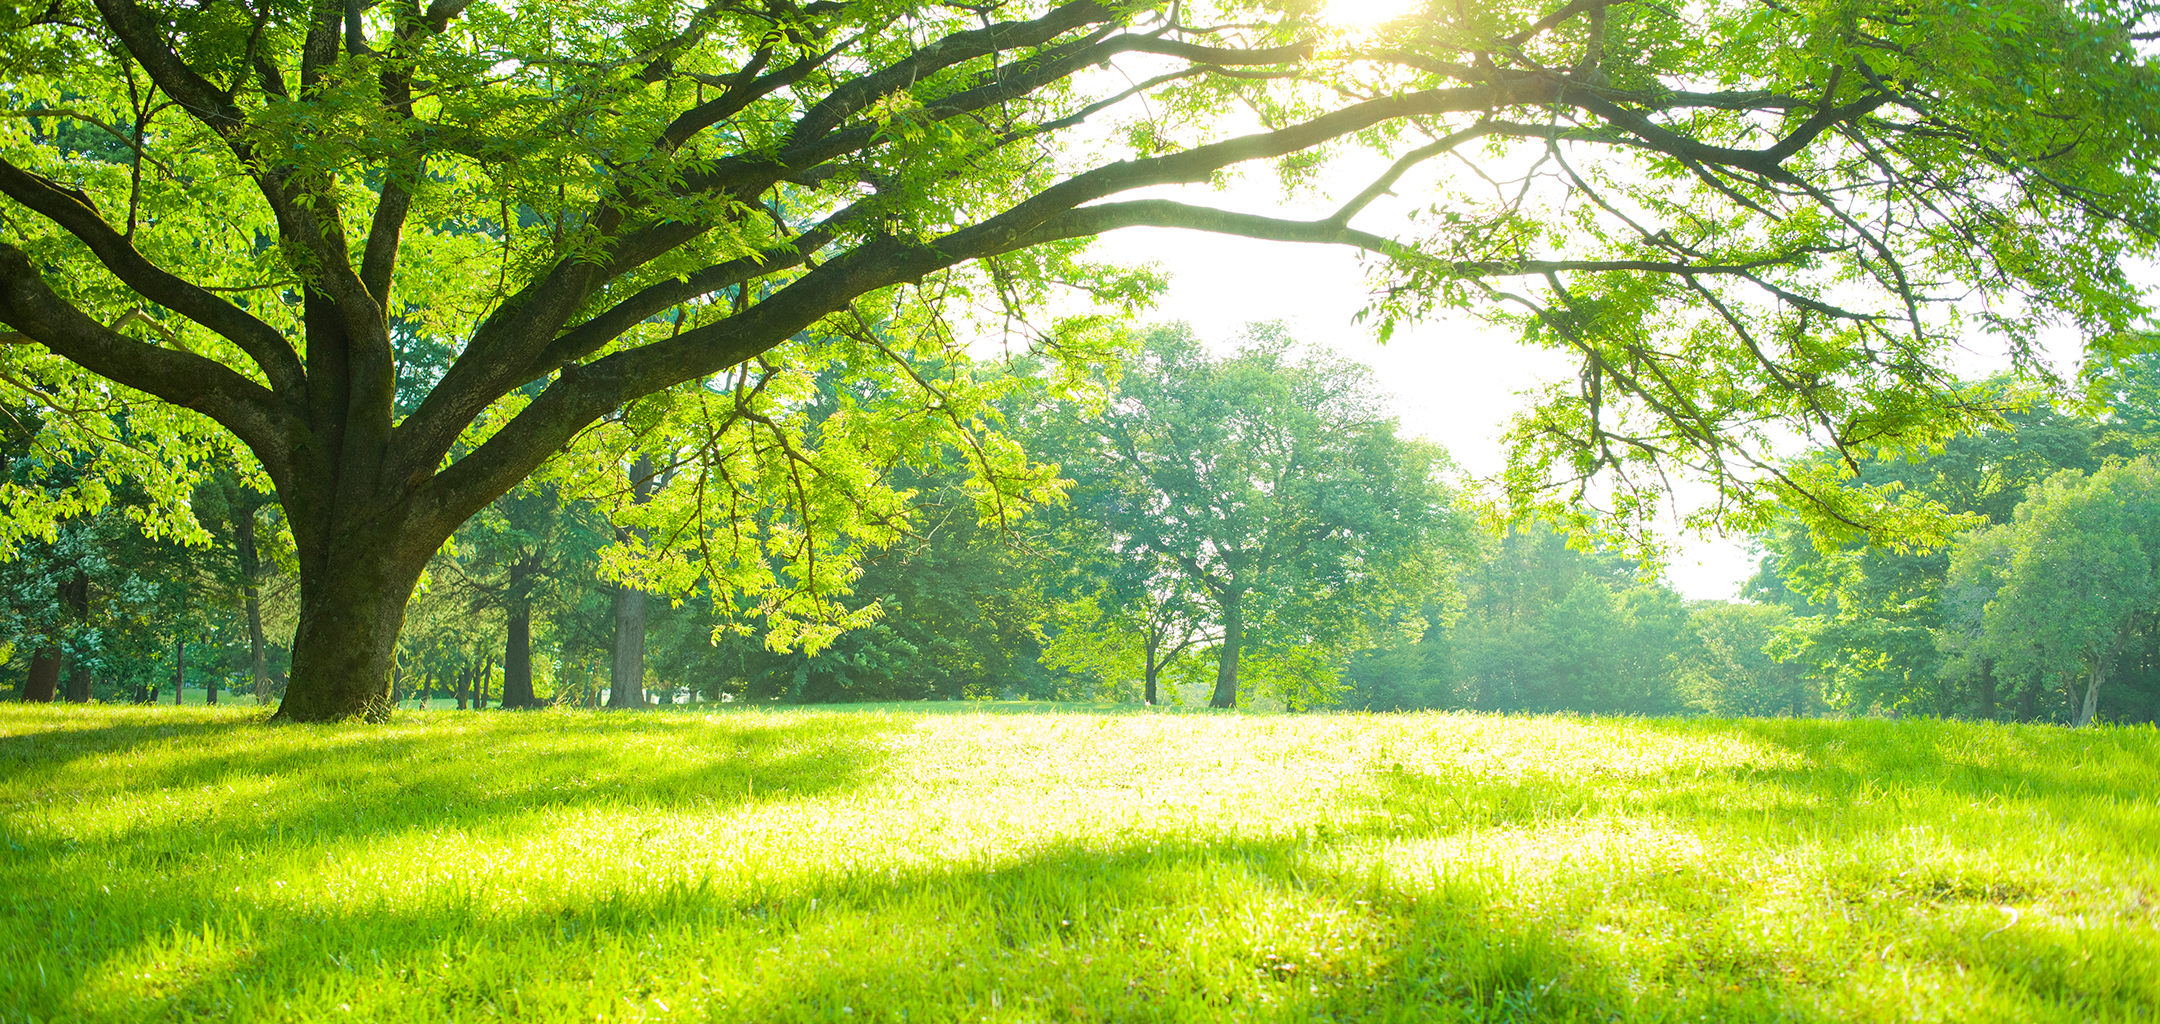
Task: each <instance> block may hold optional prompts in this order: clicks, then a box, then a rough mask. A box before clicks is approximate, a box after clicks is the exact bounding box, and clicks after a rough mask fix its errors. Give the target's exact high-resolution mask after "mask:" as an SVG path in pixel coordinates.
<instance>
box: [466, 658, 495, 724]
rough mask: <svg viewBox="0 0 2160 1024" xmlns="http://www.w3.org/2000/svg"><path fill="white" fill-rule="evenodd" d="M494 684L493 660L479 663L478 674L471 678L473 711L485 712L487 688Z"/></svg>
mask: <svg viewBox="0 0 2160 1024" xmlns="http://www.w3.org/2000/svg"><path fill="white" fill-rule="evenodd" d="M494 684H495V659H493V658H488V659H486V660H484V661H482V662H481V663H480V674H479V675H477V676H475V677H473V702H472V707H473V710H474V711H486V710H487V702H488V687H490V686H493V685H494Z"/></svg>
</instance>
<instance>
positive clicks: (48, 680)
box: [22, 647, 60, 704]
mask: <svg viewBox="0 0 2160 1024" xmlns="http://www.w3.org/2000/svg"><path fill="white" fill-rule="evenodd" d="M59 689H60V649H59V648H58V647H40V648H38V649H37V653H36V654H33V655H31V656H30V674H29V675H28V676H27V677H25V678H24V679H23V689H22V699H23V701H24V702H25V703H30V704H50V703H52V699H53V696H54V694H55V693H57V692H58V691H59Z"/></svg>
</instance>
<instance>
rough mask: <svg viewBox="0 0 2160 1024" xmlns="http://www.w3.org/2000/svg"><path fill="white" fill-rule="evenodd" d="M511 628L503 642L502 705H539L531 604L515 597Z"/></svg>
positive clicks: (523, 706)
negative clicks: (534, 690) (533, 666)
mask: <svg viewBox="0 0 2160 1024" xmlns="http://www.w3.org/2000/svg"><path fill="white" fill-rule="evenodd" d="M509 620H510V628H509V629H507V630H505V631H504V634H505V636H504V639H503V688H502V706H503V707H506V708H529V707H535V706H537V705H538V704H539V703H540V699H539V698H538V697H535V696H533V684H532V602H531V601H530V600H526V599H522V598H513V599H512V600H511V605H510V615H509Z"/></svg>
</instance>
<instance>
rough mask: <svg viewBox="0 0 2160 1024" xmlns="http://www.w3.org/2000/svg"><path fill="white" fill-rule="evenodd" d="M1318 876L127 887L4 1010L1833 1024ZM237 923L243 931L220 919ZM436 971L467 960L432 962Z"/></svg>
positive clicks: (1440, 902) (1165, 849) (1226, 865)
mask: <svg viewBox="0 0 2160 1024" xmlns="http://www.w3.org/2000/svg"><path fill="white" fill-rule="evenodd" d="M1323 854H1324V851H1323V850H1317V849H1316V848H1315V847H1314V846H1313V845H1312V844H1311V843H1310V842H1309V841H1307V840H1303V839H1289V838H1279V839H1269V838H1244V839H1220V840H1204V839H1199V838H1192V837H1186V838H1183V839H1175V838H1170V837H1161V836H1158V837H1152V838H1150V839H1148V840H1146V841H1140V842H1135V843H1132V844H1129V845H1123V846H1117V847H1110V848H1104V847H1099V846H1095V845H1093V844H1089V843H1085V842H1076V843H1070V844H1062V845H1056V846H1052V847H1048V848H1043V849H1039V850H1037V851H1035V852H1034V853H1032V854H1030V855H1028V856H1026V857H1024V858H1018V859H1014V860H1010V861H1002V862H999V863H996V864H993V865H980V866H968V867H954V866H943V865H941V866H935V867H929V866H922V867H917V868H916V869H914V870H907V871H881V872H874V873H864V874H860V875H853V876H842V877H831V878H825V879H822V880H819V881H816V882H813V883H811V884H808V885H805V886H802V887H800V888H798V889H796V890H794V891H792V892H789V893H788V894H786V895H784V896H780V897H770V896H759V895H746V894H742V893H737V892H730V891H725V890H724V888H723V887H721V886H718V885H716V884H715V882H714V880H713V879H711V878H703V879H687V880H683V881H682V882H681V883H680V884H675V885H669V886H660V887H655V888H651V889H646V890H637V891H624V892H618V893H612V894H610V895H609V896H608V897H606V898H604V899H596V900H592V901H589V902H585V903H582V904H576V905H564V906H556V907H547V908H538V909H529V910H521V911H511V912H503V911H501V910H498V909H494V908H486V909H472V908H459V907H456V906H453V905H443V906H438V907H433V908H427V909H417V910H416V909H401V908H392V907H384V906H380V905H375V906H366V905H363V906H358V907H354V908H351V909H348V910H346V911H344V912H341V913H323V912H320V911H296V910H292V909H288V908H283V907H280V906H277V905H274V904H262V903H258V904H254V905H251V906H246V907H244V908H243V907H239V906H235V905H227V906H225V907H223V908H221V909H222V912H220V910H218V909H209V908H205V909H204V910H201V911H198V912H196V913H195V914H192V915H189V916H187V917H184V918H182V919H179V920H173V919H171V918H170V916H169V915H167V916H158V917H154V918H148V919H142V918H145V917H146V916H145V915H141V914H139V912H138V908H141V907H144V906H146V905H153V904H157V903H161V902H164V901H161V900H159V899H158V898H157V893H156V892H155V890H156V889H157V888H158V887H159V885H160V882H158V881H157V880H154V879H149V878H145V879H144V880H143V881H142V882H141V883H140V885H139V886H137V887H131V888H130V889H128V890H126V891H122V890H121V889H119V888H115V889H114V890H113V891H112V892H110V893H99V894H96V895H95V896H88V897H87V898H85V899H83V900H81V901H79V902H78V903H76V905H74V906H72V907H70V908H69V909H70V910H71V911H72V912H74V913H76V914H80V915H83V916H86V917H89V918H94V919H100V920H107V921H119V920H128V919H130V918H138V919H139V920H138V921H137V923H136V926H135V927H134V928H131V929H127V930H126V931H125V932H124V933H123V934H121V935H119V936H116V937H115V941H112V942H109V943H107V944H105V946H104V948H102V949H91V948H80V947H75V948H72V949H70V952H72V953H73V955H74V956H76V957H79V958H80V959H79V960H78V961H77V962H76V963H75V965H74V969H73V970H72V971H71V972H70V973H69V976H68V977H66V978H60V977H55V978H53V979H52V980H53V981H55V982H57V984H53V985H51V986H49V987H46V988H44V989H42V990H40V991H39V992H38V996H39V998H38V1000H37V1004H36V1005H32V1006H25V1007H23V1009H24V1010H25V1011H27V1012H30V1013H32V1014H34V1015H35V1016H37V1017H38V1019H46V1018H47V1017H51V1018H54V1019H79V1018H82V1017H84V1016H86V1015H89V1014H93V1013H96V1012H97V1011H99V1010H105V1011H106V1012H108V1013H109V1012H110V1011H111V1008H110V1007H100V1006H97V1005H95V999H94V998H92V997H94V996H95V994H96V993H95V992H93V991H88V990H90V989H94V988H96V986H95V984H94V983H93V982H92V980H91V979H95V978H97V977H98V976H99V975H101V974H117V973H122V972H126V971H129V970H133V969H136V968H137V967H138V966H139V965H137V964H135V963H133V962H132V961H130V959H129V954H130V952H131V950H132V948H133V947H134V946H136V945H138V944H140V943H142V942H145V941H149V940H153V939H156V940H166V941H169V940H167V939H166V937H167V936H173V935H179V936H189V937H191V938H192V937H193V936H198V935H199V936H201V937H202V939H201V940H200V944H201V945H204V946H206V947H214V946H224V947H228V948H231V947H244V951H243V952H239V953H237V954H234V955H226V956H223V957H222V958H220V957H217V956H204V957H202V958H201V959H200V960H198V961H197V962H196V963H194V964H192V965H191V966H190V967H189V968H188V969H186V970H184V971H177V972H175V975H174V977H173V978H172V979H171V981H170V983H169V984H166V985H163V986H162V987H161V988H160V990H159V998H158V999H157V1000H155V1001H154V1002H143V1003H139V1004H136V1005H134V1006H133V1007H132V1010H133V1012H130V1013H126V1014H124V1015H122V1016H117V1017H114V1018H113V1019H130V1018H133V1019H159V1020H193V1019H211V1018H220V1019H222V1018H225V1017H228V1016H232V1015H236V1014H238V1015H243V1016H245V1015H248V1014H250V1013H254V1014H263V1013H269V1015H270V1016H272V1017H275V1016H277V1014H276V1013H275V1012H273V1011H272V1008H274V1007H276V1006H277V1005H278V1004H279V1001H280V1000H279V999H278V998H277V997H276V996H275V995H274V994H277V993H307V994H308V995H309V996H310V997H311V998H310V999H309V1000H307V1001H306V1002H305V1003H304V1004H303V1005H304V1006H305V1007H312V1008H317V1009H324V1010H327V1009H330V1008H332V1007H336V1006H351V1007H353V1008H355V1009H364V1010H366V1011H367V1012H366V1013H365V1014H364V1015H361V1016H356V1017H355V1018H354V1019H398V1020H403V1019H442V1020H454V1019H467V1018H474V1017H493V1016H503V1017H509V1018H511V1019H520V1020H556V1019H596V1018H598V1017H600V1016H602V1015H607V1016H610V1017H612V1016H614V1015H617V1014H622V1013H625V1012H626V1011H634V1010H639V1009H642V1010H644V1013H645V1014H646V1015H647V1016H648V1019H740V1020H760V1021H781V1020H866V1021H888V1020H889V1021H917V1022H919V1021H936V1020H962V1019H968V1020H973V1019H982V1018H983V1017H985V1016H987V1017H990V1018H992V1019H1012V1020H1046V1019H1047V1020H1117V1021H1124V1020H1198V1019H1243V1020H1254V1021H1293V1020H1299V1021H1302V1020H1338V1021H1348V1020H1387V1019H1399V1020H1441V1019H1461V1020H1480V1021H1553V1020H1584V1021H1591V1020H1595V1021H1609V1020H1623V1019H1626V1020H1635V1019H1643V1020H1671V1019H1682V1018H1685V1019H1690V1020H1692V1019H1696V1018H1697V1017H1698V1015H1708V1016H1709V1017H1710V1018H1711V1019H1732V1017H1733V1016H1734V1014H1735V1011H1746V1012H1747V1013H1748V1014H1753V1013H1755V1011H1758V1010H1761V1009H1764V1008H1766V1007H1767V1008H1770V1009H1773V1010H1774V1011H1775V1014H1774V1019H1779V1020H1787V1021H1799V1022H1814V1021H1826V1020H1829V1019H1831V1018H1830V1017H1828V1016H1826V1015H1824V1014H1822V1013H1821V1012H1819V1011H1817V1010H1814V1009H1812V1008H1811V1007H1810V1006H1809V1004H1808V1003H1807V1002H1806V1000H1804V999H1798V998H1791V997H1789V996H1787V997H1773V996H1769V995H1766V994H1765V993H1766V992H1769V991H1770V989H1771V988H1774V987H1777V985H1776V984H1775V983H1776V982H1778V981H1780V979H1775V978H1773V977H1772V976H1771V973H1770V972H1769V971H1768V970H1767V969H1766V970H1765V971H1764V972H1762V974H1761V977H1760V980H1761V981H1762V982H1763V985H1764V986H1765V987H1764V988H1763V989H1760V990H1757V991H1746V992H1742V991H1730V990H1728V991H1702V992H1695V993H1691V994H1690V993H1680V994H1674V993H1667V994H1662V995H1660V994H1656V993H1653V994H1650V995H1648V996H1646V995H1645V994H1644V993H1643V992H1642V991H1640V985H1639V980H1640V979H1639V975H1640V972H1641V968H1640V965H1636V964H1631V963H1628V962H1626V961H1625V960H1624V959H1621V958H1618V957H1615V956H1614V955H1612V954H1610V953H1609V952H1606V951H1604V950H1602V949H1599V948H1593V947H1591V946H1588V945H1585V944H1583V943H1581V942H1580V941H1578V937H1577V936H1575V935H1573V934H1571V933H1570V932H1569V931H1568V930H1567V929H1565V928H1562V927H1557V926H1555V925H1553V924H1552V923H1551V922H1541V921H1534V920H1533V921H1520V922H1496V921H1495V920H1494V919H1493V916H1492V914H1491V913H1490V906H1489V905H1488V902H1487V900H1486V898H1485V894H1482V893H1480V892H1478V891H1476V890H1473V889H1467V888H1465V889H1460V890H1453V891H1442V892H1440V893H1438V894H1436V895H1435V894H1426V895H1423V896H1420V897H1415V898H1408V897H1405V896H1404V894H1402V893H1400V892H1397V891H1394V890H1393V889H1392V888H1391V887H1390V886H1389V884H1388V883H1386V882H1384V881H1381V880H1377V879H1370V878H1361V877H1355V876H1330V874H1329V872H1328V869H1327V868H1326V867H1325V866H1324V865H1325V863H1326V861H1327V858H1326V857H1325V856H1324V855H1323ZM1355 904H1362V907H1361V908H1360V909H1359V910H1358V911H1357V912H1356V913H1355V914H1351V915H1346V914H1345V913H1344V911H1345V909H1346V908H1347V907H1350V906H1352V905H1355ZM1240 906H1242V907H1244V908H1245V912H1246V913H1251V912H1252V908H1253V907H1255V906H1261V907H1266V908H1268V909H1267V912H1266V913H1265V914H1264V915H1261V917H1262V919H1260V920H1257V921H1254V922H1249V923H1246V924H1243V925H1239V924H1230V925H1216V926H1214V927H1212V928H1210V929H1208V930H1206V931H1204V932H1202V931H1201V930H1199V929H1195V928H1193V927H1192V925H1193V924H1194V922H1195V921H1202V920H1208V919H1210V918H1212V917H1221V916H1235V915H1236V914H1238V913H1239V908H1240ZM939 914H942V915H943V918H944V919H943V920H942V921H938V922H937V924H936V926H935V927H927V926H926V925H927V924H928V923H929V922H930V921H932V920H934V919H935V918H936V916H937V915H939ZM242 915H245V917H246V920H247V925H246V929H245V932H244V934H243V933H242V932H241V931H240V930H239V929H238V928H236V926H235V925H234V923H233V922H234V921H235V920H238V919H239V918H240V916H242ZM725 932H735V933H748V934H751V935H754V936H756V939H755V941H754V942H751V943H747V944H746V943H744V942H743V941H742V936H741V935H732V936H730V935H723V934H722V933H725ZM887 932H889V933H891V934H892V935H893V940H892V941H890V942H889V943H884V944H881V945H876V946H871V947H869V948H870V949H871V951H872V952H871V953H870V955H867V956H866V955H862V954H863V953H864V951H865V947H864V946H863V945H862V944H860V943H853V944H850V945H848V946H846V947H845V948H846V951H847V952H849V953H850V954H851V956H850V958H849V959H845V960H834V959H829V958H827V957H825V956H821V954H822V953H829V951H830V948H829V946H827V945H826V941H827V939H828V938H829V937H833V936H839V937H842V938H859V937H860V936H861V935H863V934H864V933H880V934H882V933H887ZM716 936H717V939H716ZM768 943H769V944H768ZM716 946H717V947H718V948H717V949H716V948H714V947H716ZM564 948H570V949H576V950H591V951H599V954H600V955H602V956H605V955H606V954H607V953H608V952H611V951H622V950H632V949H634V950H639V951H640V952H639V955H638V956H637V957H636V958H635V963H634V964H632V965H630V966H629V968H628V969H627V970H625V969H624V968H625V964H624V963H623V962H622V961H623V960H624V959H625V958H624V957H622V956H621V955H620V954H619V952H618V954H617V955H616V956H615V957H614V958H612V959H611V960H609V961H608V962H593V961H591V960H588V959H584V958H581V956H580V955H576V954H573V955H571V956H568V957H565V956H563V955H562V954H561V952H560V950H562V949H564ZM446 950H462V951H467V952H465V953H462V954H453V955H449V956H448V958H447V959H446V952H445V951H446ZM476 950H495V951H498V952H499V953H506V954H508V955H498V956H496V957H493V958H488V959H483V958H481V957H479V956H476V955H473V954H472V953H471V952H470V951H476ZM363 951H364V952H363ZM716 979H723V980H721V981H719V982H718V983H717V984H716ZM746 979H747V980H748V981H749V983H748V984H729V982H730V981H743V980H746ZM701 985H703V986H705V988H706V990H707V992H708V994H711V993H713V992H718V993H721V998H722V999H723V1000H724V1007H723V1006H717V1005H711V1004H707V1005H704V1006H701V1007H700V1008H699V1010H698V1011H697V1012H695V1013H691V1012H681V1013H677V1012H674V1011H676V1010H685V1009H686V1008H687V1007H689V1006H695V1005H698V1004H696V1003H694V1002H692V1000H693V999H694V997H695V994H696V993H697V991H699V987H700V986H701ZM652 1006H659V1007H661V1010H660V1012H653V1011H652V1009H651V1008H650V1007H652ZM723 1009H724V1012H723ZM301 1012H302V1013H304V1012H306V1011H305V1010H303V1011H301ZM293 1019H300V1018H299V1017H298V1016H295V1017H294V1018H293Z"/></svg>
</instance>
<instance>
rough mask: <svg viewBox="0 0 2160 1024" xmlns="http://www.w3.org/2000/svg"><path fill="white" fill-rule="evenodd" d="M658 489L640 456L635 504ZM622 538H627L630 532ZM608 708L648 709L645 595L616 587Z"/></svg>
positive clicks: (633, 481)
mask: <svg viewBox="0 0 2160 1024" xmlns="http://www.w3.org/2000/svg"><path fill="white" fill-rule="evenodd" d="M658 486H659V477H657V476H656V475H655V474H654V473H653V464H652V459H650V458H648V457H646V456H643V455H640V456H638V459H637V461H636V462H634V463H632V464H631V465H630V501H631V503H632V504H634V505H643V504H645V503H646V502H648V501H651V500H652V496H653V492H654V491H655V490H656V489H658ZM618 536H627V531H624V532H623V533H619V534H618ZM607 706H608V707H611V708H641V707H644V706H645V594H644V592H643V591H640V590H635V589H632V588H630V587H627V586H623V585H621V584H617V585H616V587H615V651H614V656H613V657H612V658H610V659H609V661H608V702H607Z"/></svg>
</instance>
